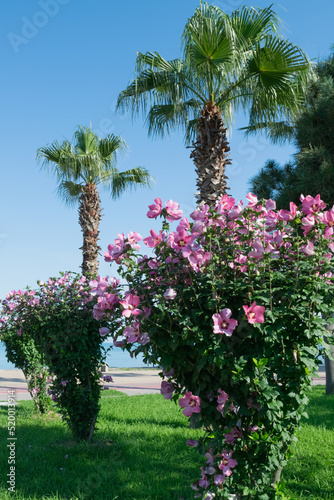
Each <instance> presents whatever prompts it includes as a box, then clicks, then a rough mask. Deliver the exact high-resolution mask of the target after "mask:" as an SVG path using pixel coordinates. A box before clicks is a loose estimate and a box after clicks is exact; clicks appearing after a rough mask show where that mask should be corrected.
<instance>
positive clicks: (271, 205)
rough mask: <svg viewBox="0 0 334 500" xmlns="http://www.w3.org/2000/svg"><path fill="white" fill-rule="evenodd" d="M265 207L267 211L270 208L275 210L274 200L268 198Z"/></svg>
mask: <svg viewBox="0 0 334 500" xmlns="http://www.w3.org/2000/svg"><path fill="white" fill-rule="evenodd" d="M266 209H267V210H268V212H269V211H270V210H275V209H276V201H274V200H272V199H269V200H267V201H266Z"/></svg>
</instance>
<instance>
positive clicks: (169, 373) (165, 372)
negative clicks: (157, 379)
mask: <svg viewBox="0 0 334 500" xmlns="http://www.w3.org/2000/svg"><path fill="white" fill-rule="evenodd" d="M174 373H175V370H174V368H171V369H170V370H162V374H163V376H164V377H167V378H170V377H172V376H173V375H174Z"/></svg>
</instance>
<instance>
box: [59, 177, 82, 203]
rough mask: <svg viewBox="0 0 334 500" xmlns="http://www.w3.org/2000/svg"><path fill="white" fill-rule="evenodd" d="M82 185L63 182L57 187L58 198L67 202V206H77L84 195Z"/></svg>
mask: <svg viewBox="0 0 334 500" xmlns="http://www.w3.org/2000/svg"><path fill="white" fill-rule="evenodd" d="M82 188H83V186H82V184H76V183H75V182H71V181H62V182H61V183H60V184H59V185H58V187H57V195H58V197H59V198H60V199H61V200H63V201H64V202H65V204H66V205H68V206H72V205H76V204H77V203H78V201H79V197H80V194H81V193H82Z"/></svg>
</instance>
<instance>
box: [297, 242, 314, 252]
mask: <svg viewBox="0 0 334 500" xmlns="http://www.w3.org/2000/svg"><path fill="white" fill-rule="evenodd" d="M300 251H301V252H303V253H304V254H305V255H313V254H314V245H313V243H312V241H308V242H307V244H306V245H302V246H301V247H300Z"/></svg>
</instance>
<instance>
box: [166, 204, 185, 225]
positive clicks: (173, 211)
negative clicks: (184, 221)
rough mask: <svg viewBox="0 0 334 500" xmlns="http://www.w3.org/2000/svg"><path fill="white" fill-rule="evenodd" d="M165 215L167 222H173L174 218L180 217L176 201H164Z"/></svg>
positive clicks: (180, 212) (180, 211)
mask: <svg viewBox="0 0 334 500" xmlns="http://www.w3.org/2000/svg"><path fill="white" fill-rule="evenodd" d="M165 206H166V211H167V214H168V215H167V217H166V219H167V220H168V221H169V222H173V221H174V220H179V219H181V217H182V210H180V209H179V204H178V203H176V201H173V200H168V201H166V203H165Z"/></svg>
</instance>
